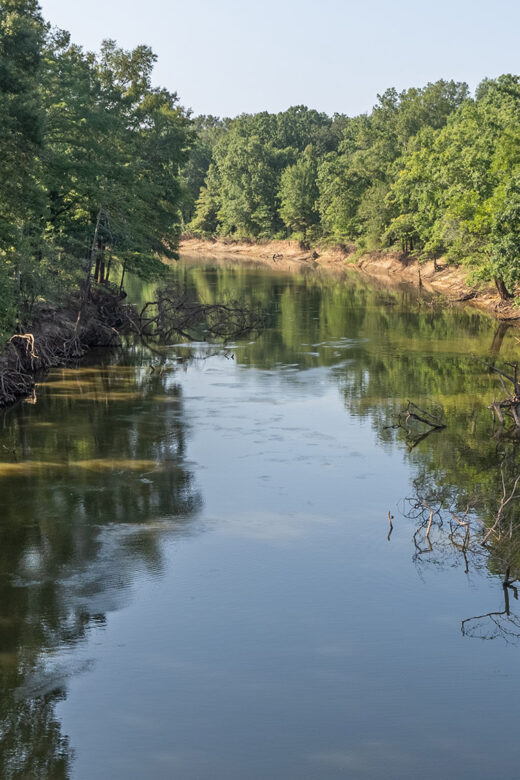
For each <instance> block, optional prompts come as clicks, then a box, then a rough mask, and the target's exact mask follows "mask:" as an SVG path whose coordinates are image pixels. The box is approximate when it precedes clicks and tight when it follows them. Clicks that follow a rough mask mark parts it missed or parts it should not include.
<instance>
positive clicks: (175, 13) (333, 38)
mask: <svg viewBox="0 0 520 780" xmlns="http://www.w3.org/2000/svg"><path fill="white" fill-rule="evenodd" d="M40 2H41V5H42V8H43V12H44V15H45V17H46V19H47V20H49V21H51V22H53V23H54V24H56V25H57V26H59V27H63V28H65V29H67V30H69V31H70V32H71V33H72V36H73V39H74V40H75V42H76V43H80V44H82V45H83V46H85V47H87V48H89V49H97V48H98V47H99V44H100V42H101V40H102V39H103V38H115V39H116V40H117V41H118V43H119V44H120V45H121V46H123V47H125V48H131V47H133V46H136V45H137V44H140V43H147V44H149V45H150V46H152V48H153V49H154V51H155V52H156V54H157V55H158V56H159V62H158V64H157V67H156V70H155V80H156V82H157V83H158V84H161V85H163V86H166V87H168V88H169V89H170V90H176V91H177V92H178V93H179V95H180V97H181V102H182V104H183V105H185V106H186V107H191V108H193V110H194V111H195V113H207V114H217V115H220V116H225V115H227V116H234V115H236V114H239V113H241V112H243V111H246V112H254V111H261V110H269V111H280V110H283V109H285V108H287V107H288V106H290V105H296V104H300V103H303V104H305V105H307V106H309V107H312V108H317V109H319V110H321V111H326V112H328V113H333V112H334V111H338V112H342V113H347V114H351V115H352V114H357V113H360V112H362V111H366V110H368V109H370V108H371V106H372V105H373V104H374V102H375V99H376V94H377V93H378V92H382V91H384V90H385V89H386V88H387V87H390V86H395V87H397V88H398V89H403V88H406V87H409V86H422V85H424V84H426V83H427V82H428V81H436V80H437V79H439V78H446V79H450V78H454V79H456V80H459V81H467V82H468V83H469V85H470V87H471V88H474V87H475V86H476V85H477V84H478V82H479V81H480V80H481V79H482V78H484V77H485V76H491V77H493V76H497V75H499V74H500V73H519V72H520V46H519V42H520V41H519V31H520V2H518V0H494V1H493V2H492V1H491V0H436V1H435V2H421V0H415V2H414V1H413V0H393V1H392V0H365V2H363V0H343V1H342V0H320V1H319V2H317V1H316V0H259V2H254V3H253V2H246V1H245V0H244V1H243V2H239V0H213V1H211V0H146V2H143V1H142V0H140V1H138V0H40Z"/></svg>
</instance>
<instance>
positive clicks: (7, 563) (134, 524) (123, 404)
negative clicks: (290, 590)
mask: <svg viewBox="0 0 520 780" xmlns="http://www.w3.org/2000/svg"><path fill="white" fill-rule="evenodd" d="M120 358H121V356H119V359H120ZM121 362H122V364H123V365H121V366H119V365H116V364H111V363H110V362H108V363H106V364H105V365H104V366H102V367H101V368H99V367H98V368H89V367H88V366H85V365H83V366H82V367H81V368H80V369H79V370H75V371H73V370H67V369H64V370H59V371H55V372H53V374H52V375H51V376H50V377H49V382H48V384H47V385H46V386H45V388H43V391H42V392H41V393H40V395H39V401H38V405H37V407H34V406H31V405H27V404H19V405H18V406H16V407H14V408H12V409H11V410H9V411H8V412H6V413H5V414H4V416H3V418H2V420H3V424H4V430H5V434H6V435H5V436H4V437H3V438H2V442H1V443H2V445H3V446H2V448H1V450H0V452H1V453H2V457H3V462H0V474H1V476H2V479H1V480H0V503H1V505H2V507H3V515H2V519H1V521H0V777H2V778H6V780H11V779H12V780H15V779H16V780H18V779H20V780H21V779H22V778H24V779H25V778H40V777H41V778H44V777H45V778H52V779H54V778H56V779H57V780H59V779H60V778H66V777H68V776H69V774H70V769H71V761H72V755H71V751H70V746H69V744H68V742H67V739H66V738H65V737H64V736H63V735H62V733H61V730H60V724H59V722H58V720H57V718H56V715H55V706H56V704H57V703H58V702H59V701H60V700H62V699H63V698H64V697H65V695H66V694H65V684H66V680H67V677H68V676H70V674H72V673H77V672H78V671H81V669H79V668H77V667H74V668H72V667H67V666H56V664H55V662H54V661H53V651H55V650H56V649H58V648H64V647H68V648H70V649H72V648H74V647H75V646H77V645H78V643H81V642H82V641H83V640H84V639H85V638H86V637H87V636H88V634H89V632H91V631H92V630H93V629H94V628H96V627H98V628H99V627H100V626H103V625H104V623H105V621H106V614H107V612H109V611H113V610H117V609H119V608H121V606H123V605H124V604H125V603H126V601H127V599H128V598H129V591H130V589H131V587H132V585H133V583H134V582H135V580H136V577H137V576H138V575H139V574H140V573H142V571H143V570H146V571H147V572H148V573H149V574H150V573H151V575H152V576H158V574H159V573H160V571H161V566H162V560H161V555H162V554H161V545H160V541H161V539H162V538H163V536H164V534H186V533H190V523H191V522H192V519H193V518H194V517H195V515H196V514H197V512H198V510H199V508H200V506H201V497H200V495H199V494H198V493H197V491H196V488H195V486H194V484H193V477H192V474H191V473H190V471H189V470H188V469H187V468H186V465H185V462H184V454H185V450H186V425H185V420H184V411H183V402H182V396H181V391H180V388H179V386H178V385H177V384H176V383H175V381H174V375H172V374H171V372H170V371H167V370H161V371H157V370H156V371H153V372H152V371H151V370H150V358H149V353H145V352H141V351H140V350H139V348H135V349H132V350H131V351H130V353H127V354H125V355H124V356H123V359H122V361H121ZM132 363H133V365H132ZM163 368H164V366H163ZM66 655H68V656H71V657H72V654H71V653H69V654H66ZM60 657H63V654H60Z"/></svg>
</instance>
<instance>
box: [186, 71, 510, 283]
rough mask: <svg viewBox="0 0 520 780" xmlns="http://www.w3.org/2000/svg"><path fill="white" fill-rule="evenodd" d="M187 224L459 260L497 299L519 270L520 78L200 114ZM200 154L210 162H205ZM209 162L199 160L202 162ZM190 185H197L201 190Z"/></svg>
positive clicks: (212, 231)
mask: <svg viewBox="0 0 520 780" xmlns="http://www.w3.org/2000/svg"><path fill="white" fill-rule="evenodd" d="M197 121H198V127H199V132H198V137H197V141H196V143H195V147H194V151H193V152H192V156H191V158H190V163H189V176H188V177H187V178H186V184H187V186H188V189H190V188H191V200H190V198H188V201H187V202H188V207H187V208H186V209H185V213H184V216H185V220H186V222H187V229H188V230H189V231H192V232H193V233H195V234H200V235H205V236H208V235H221V236H230V237H234V238H237V239H243V238H254V239H280V238H287V237H289V238H294V239H297V240H300V241H303V242H314V241H327V242H330V243H335V244H344V245H346V246H348V247H350V248H352V247H354V248H356V249H357V250H358V251H359V252H360V253H362V252H367V251H372V250H378V249H384V248H392V249H394V250H395V249H397V250H399V251H401V252H403V253H405V254H410V253H413V254H414V255H416V256H417V257H419V258H420V259H425V258H430V259H438V258H441V257H443V258H445V259H446V260H447V261H448V262H449V263H459V262H464V263H465V264H467V265H468V266H469V267H470V269H471V272H472V277H473V279H474V280H475V281H478V280H483V281H484V280H486V281H491V280H494V281H495V283H496V286H497V289H498V291H499V293H500V295H501V297H503V298H507V297H510V296H511V295H512V293H513V292H514V287H515V285H516V283H517V282H518V281H519V279H520V81H519V77H518V76H513V75H503V76H500V77H499V78H497V79H486V80H484V81H483V82H482V83H481V84H480V85H479V86H478V88H477V90H476V92H475V94H474V95H472V94H470V92H469V89H468V86H467V85H466V84H465V83H459V82H454V81H444V80H441V81H437V82H435V83H430V84H427V85H426V86H425V87H423V88H410V89H408V90H404V91H402V92H398V91H397V90H395V89H388V90H387V91H386V92H385V93H384V94H383V95H379V96H378V98H377V103H376V105H375V106H374V108H373V110H372V111H371V112H370V113H368V114H362V115H360V116H355V117H347V116H344V115H340V114H336V115H334V116H333V117H329V116H327V115H326V114H323V113H318V112H317V111H313V110H309V109H307V108H306V107H305V106H296V107H292V108H290V109H289V110H288V111H285V112H282V113H278V114H269V113H267V112H262V113H258V114H254V115H242V116H239V117H237V118H236V119H233V120H229V119H226V120H217V119H215V118H214V117H200V118H198V120H197ZM206 166H207V167H206ZM205 167H206V170H204V168H205ZM199 187H200V189H199Z"/></svg>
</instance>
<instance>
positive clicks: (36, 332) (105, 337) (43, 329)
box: [0, 288, 121, 408]
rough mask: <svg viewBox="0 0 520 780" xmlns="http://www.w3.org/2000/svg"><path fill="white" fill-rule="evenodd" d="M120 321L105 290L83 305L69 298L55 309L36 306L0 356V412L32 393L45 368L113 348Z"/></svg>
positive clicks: (116, 302) (115, 301)
mask: <svg viewBox="0 0 520 780" xmlns="http://www.w3.org/2000/svg"><path fill="white" fill-rule="evenodd" d="M80 311H81V314H79V312H80ZM120 321H121V301H120V298H119V296H118V295H117V294H116V293H113V292H112V291H110V290H108V289H107V290H105V289H101V288H97V289H95V290H93V291H92V296H91V300H90V302H89V303H88V305H86V306H82V305H81V301H80V300H79V298H78V297H71V298H70V299H69V301H68V302H67V304H66V305H64V306H62V307H60V308H57V307H55V306H50V305H48V304H45V305H40V306H38V307H36V308H35V310H34V312H33V315H32V317H31V323H30V326H27V327H26V328H23V329H22V332H20V333H16V334H14V335H13V336H12V337H11V338H10V339H9V341H8V342H7V344H6V347H5V349H4V351H3V352H2V354H1V355H0V408H1V407H4V406H9V405H10V404H12V403H14V402H15V401H17V400H18V399H20V398H26V397H28V396H31V395H33V393H34V387H35V384H36V379H37V377H38V375H39V374H41V373H43V372H45V371H47V370H48V369H50V368H53V367H55V366H66V365H71V364H72V363H75V362H76V361H77V360H79V358H81V357H83V355H85V353H86V352H87V351H88V350H90V349H93V348H95V347H113V346H116V345H117V344H118V343H119V333H118V331H117V330H116V327H117V326H118V324H119V322H120Z"/></svg>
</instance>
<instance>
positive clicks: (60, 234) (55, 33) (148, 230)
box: [0, 0, 193, 333]
mask: <svg viewBox="0 0 520 780" xmlns="http://www.w3.org/2000/svg"><path fill="white" fill-rule="evenodd" d="M154 62H155V55H154V54H153V52H152V51H151V50H150V49H149V48H148V47H147V46H139V47H137V48H136V49H135V50H133V51H124V50H122V49H119V48H118V47H117V46H116V44H115V42H114V41H111V40H107V41H105V42H104V43H103V45H102V47H101V51H100V53H99V54H92V53H90V52H85V51H83V50H82V49H81V47H79V46H76V45H75V44H74V43H72V42H71V40H70V36H69V35H68V34H67V33H66V32H63V31H60V30H56V29H53V28H52V27H51V26H50V25H48V24H47V23H46V22H45V21H44V20H43V18H42V16H41V12H40V8H39V5H38V3H37V2H36V0H0V139H1V140H0V166H1V170H2V176H1V179H0V332H2V331H3V332H4V333H5V332H9V330H10V329H11V328H13V327H14V326H15V324H16V319H17V317H20V316H27V315H28V314H29V315H30V312H31V309H32V306H33V305H34V302H35V301H36V300H38V299H41V298H45V299H47V300H49V299H51V300H52V299H54V300H58V301H59V300H63V297H64V295H66V294H67V293H68V292H69V291H70V290H71V289H74V288H77V285H78V284H79V283H81V282H82V281H83V280H85V279H87V280H88V282H90V278H91V277H93V278H95V279H97V280H98V281H101V282H103V281H106V280H107V278H108V277H109V275H110V269H111V265H112V263H114V262H119V263H121V264H125V265H126V266H128V268H129V269H131V270H134V271H138V272H142V273H146V274H149V273H150V272H151V271H152V270H153V268H154V267H156V266H157V264H158V262H159V261H158V257H159V255H161V256H166V257H168V256H170V257H172V256H174V253H175V249H176V247H177V244H178V236H179V232H180V227H181V224H180V218H181V215H180V210H179V209H180V203H181V199H182V187H181V180H180V175H179V170H180V166H181V165H183V164H185V163H186V161H187V149H188V147H189V144H190V143H191V138H192V134H193V129H192V125H191V121H190V119H189V117H188V114H187V112H186V111H185V110H184V109H183V108H182V107H181V106H180V105H179V102H178V97H177V95H176V94H174V93H173V94H172V93H170V92H168V91H167V90H166V89H160V88H155V87H153V86H152V83H151V74H152V69H153V65H154ZM11 332H12V330H11Z"/></svg>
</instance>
